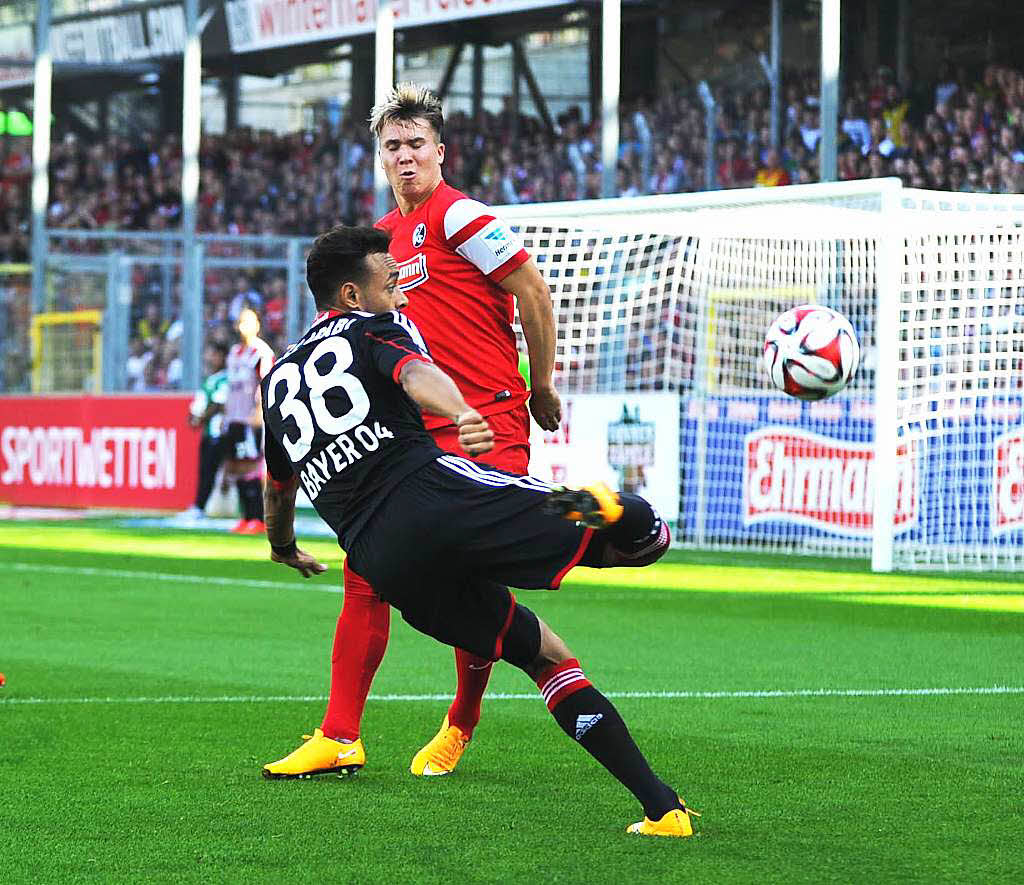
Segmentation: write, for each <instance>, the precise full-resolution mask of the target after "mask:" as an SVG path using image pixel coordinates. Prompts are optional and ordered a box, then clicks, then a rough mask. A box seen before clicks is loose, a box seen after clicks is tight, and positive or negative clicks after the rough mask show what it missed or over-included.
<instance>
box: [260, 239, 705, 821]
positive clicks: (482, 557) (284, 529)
mask: <svg viewBox="0 0 1024 885" xmlns="http://www.w3.org/2000/svg"><path fill="white" fill-rule="evenodd" d="M388 243H389V235H388V234H387V233H385V232H382V231H379V230H376V229H373V228H350V227H336V228H333V229H332V230H330V231H328V232H327V233H325V234H323V235H321V236H320V237H318V238H317V240H316V242H315V243H314V244H313V249H312V251H311V252H310V254H309V258H308V261H307V269H306V275H307V281H308V282H309V287H310V289H311V290H312V292H313V296H314V298H315V300H316V306H317V309H318V310H319V311H320V312H319V313H318V314H317V316H316V319H315V320H314V322H313V325H312V326H311V327H310V329H309V331H308V332H307V333H306V334H305V335H304V336H303V338H302V339H301V340H299V341H298V342H297V343H296V344H294V345H292V346H291V347H290V348H289V349H288V350H287V351H286V352H285V354H284V355H283V356H282V357H281V359H279V360H278V362H277V363H276V364H275V366H274V367H273V369H272V370H271V371H270V372H269V373H268V375H267V376H266V378H264V380H263V384H262V392H263V412H264V416H263V417H264V427H266V429H267V435H266V442H265V457H266V461H267V470H268V473H269V482H268V484H267V489H266V496H265V503H266V523H267V535H268V537H269V540H270V544H271V548H272V553H271V558H272V559H273V560H274V561H275V562H280V563H283V564H285V565H287V566H290V567H292V568H294V569H297V570H298V571H300V572H301V573H302V574H303V575H304V576H305V577H309V576H311V575H316V574H320V573H321V572H323V571H324V570H325V566H323V565H321V564H320V563H319V562H317V561H316V559H314V558H313V557H312V556H310V555H309V554H308V553H306V552H304V551H303V550H301V549H299V548H298V547H297V546H296V543H295V530H294V515H295V493H296V489H297V487H298V486H299V485H300V484H301V485H302V487H303V488H304V489H305V491H306V494H307V495H308V496H309V498H310V500H311V501H312V503H313V506H314V507H315V508H316V510H317V513H319V514H320V516H321V517H322V518H323V519H324V521H325V522H327V523H328V525H330V526H331V528H332V529H333V530H334V531H335V533H336V534H337V536H338V540H339V543H340V544H341V546H342V547H343V548H344V549H345V550H346V551H347V553H348V556H349V557H350V560H351V563H352V566H353V568H354V569H355V570H356V571H357V572H358V573H359V574H360V575H363V576H365V577H366V579H367V580H368V581H370V583H371V584H372V586H373V587H374V588H375V590H376V592H377V593H378V594H379V595H380V597H381V599H383V600H384V601H385V602H387V603H389V604H390V605H392V606H393V607H394V608H396V609H398V610H399V611H400V612H401V614H402V617H403V618H404V619H405V620H406V621H407V622H408V623H409V624H411V625H412V626H413V627H415V628H416V629H417V630H420V631H421V632H423V633H426V634H427V635H429V636H433V637H434V638H435V639H438V640H440V641H441V642H443V643H446V644H447V645H451V646H454V647H456V648H462V649H465V650H467V651H469V652H472V653H473V654H476V655H479V656H481V657H483V658H486V659H487V660H492V661H497V660H505V661H508V662H509V663H511V664H512V665H514V666H516V667H518V668H520V669H521V670H523V671H524V672H525V673H526V674H527V675H529V676H530V678H532V679H533V680H534V681H535V682H536V683H537V686H538V688H539V689H540V691H541V694H542V696H543V698H544V700H545V702H546V703H547V706H548V709H549V710H550V711H551V714H552V715H553V716H554V718H555V720H556V721H557V722H558V724H559V726H561V728H562V729H563V730H564V731H565V732H566V733H567V734H568V735H569V736H570V737H571V738H573V739H574V740H576V741H577V742H578V743H579V744H581V745H582V746H583V748H584V749H586V750H587V752H589V753H590V754H591V755H592V756H594V758H596V759H597V760H598V761H599V762H600V763H601V764H602V765H603V766H604V767H605V768H606V769H608V771H610V772H611V773H612V774H613V775H614V776H615V777H616V778H618V780H619V781H620V782H621V783H622V784H623V785H624V786H625V787H626V788H627V789H629V790H630V791H631V792H632V793H633V795H634V796H636V798H637V799H638V800H639V801H640V803H641V804H642V805H643V808H644V820H642V821H640V822H639V823H636V824H632V825H631V826H630V827H629V828H628V831H629V832H633V833H640V834H643V835H658V836H689V835H691V834H692V833H693V829H692V826H691V822H690V814H691V813H693V812H692V811H691V810H689V809H687V808H686V806H685V805H684V803H683V801H682V800H681V799H680V798H679V796H678V794H677V793H676V792H675V791H674V790H673V789H672V788H671V787H669V786H668V785H667V784H665V783H664V782H662V781H661V780H660V779H659V778H658V777H657V776H656V775H655V774H654V773H653V772H652V771H651V769H650V766H649V765H648V764H647V761H646V759H645V758H644V756H643V754H642V753H641V752H640V750H639V749H638V748H637V746H636V744H635V743H634V742H633V739H632V737H631V736H630V734H629V731H628V729H627V728H626V726H625V724H624V723H623V721H622V718H621V717H620V716H619V714H618V712H617V711H616V709H615V707H614V706H613V705H612V704H611V702H610V701H609V700H608V699H607V698H606V697H605V696H604V695H602V694H601V693H600V692H599V691H598V690H597V689H596V688H594V686H593V685H592V684H591V683H590V681H589V680H588V679H587V678H586V676H585V675H584V673H583V670H582V669H581V667H580V664H579V661H578V660H577V659H576V658H575V657H573V655H572V652H570V651H569V649H568V648H567V647H566V645H565V643H564V642H563V641H562V640H561V639H560V638H559V637H558V636H557V635H555V633H554V632H552V630H551V629H550V628H549V627H548V626H547V625H546V624H544V623H543V622H542V621H541V620H540V619H539V618H537V616H536V615H535V614H534V613H533V612H531V611H530V610H529V609H528V608H526V607H525V606H523V605H521V604H519V603H517V602H516V600H515V597H514V596H513V595H512V593H511V592H510V591H509V589H508V586H507V585H512V586H516V587H525V588H556V587H557V586H558V585H559V583H560V582H561V580H562V578H563V577H564V576H565V575H566V573H567V572H568V571H569V570H570V569H571V568H573V567H574V566H576V565H587V566H592V567H598V568H602V567H607V566H616V565H621V566H639V565H647V564H650V563H651V562H654V561H655V560H657V559H658V558H660V556H661V555H662V554H663V553H664V552H665V550H666V549H667V547H668V543H669V533H668V528H667V526H666V525H665V523H664V522H663V521H662V520H661V518H660V517H659V516H658V514H657V513H656V512H655V510H654V509H653V508H652V507H651V505H650V504H648V503H647V501H645V500H644V499H643V498H640V497H638V496H636V495H628V494H624V493H622V494H616V493H614V492H611V491H609V490H608V489H606V488H605V487H603V486H592V487H588V488H587V489H585V490H576V491H573V490H566V489H560V488H557V487H553V486H551V485H549V484H547V483H544V482H542V481H541V480H538V479H535V478H533V477H530V476H516V475H513V474H509V473H504V472H502V471H498V470H494V469H489V468H484V467H481V466H480V465H478V464H476V463H474V461H472V460H470V459H466V458H460V457H456V456H454V455H450V454H445V453H444V452H442V450H441V449H439V448H438V447H437V446H436V445H435V444H434V442H433V440H432V439H431V437H430V435H429V434H428V433H427V432H426V430H425V429H424V425H423V421H422V419H421V418H420V409H423V410H426V411H429V412H430V413H432V414H435V415H442V416H447V417H449V418H450V419H451V421H452V423H453V425H454V426H455V427H456V428H458V433H459V441H460V444H461V445H462V447H463V449H464V450H465V451H466V453H467V454H468V455H475V454H481V453H483V452H486V451H487V450H488V449H489V448H490V446H491V445H492V436H493V435H492V433H491V431H490V429H489V428H488V426H487V422H486V420H485V419H484V418H483V417H481V415H480V414H479V413H478V412H477V411H475V410H473V409H471V408H469V406H468V405H467V404H466V402H465V400H464V399H463V397H462V395H461V394H460V393H459V390H458V388H457V387H456V386H455V384H454V382H453V381H452V380H451V379H450V378H449V377H448V376H447V375H446V374H445V373H444V372H442V371H441V370H440V369H438V368H437V367H436V366H435V365H434V364H433V363H432V362H431V360H430V355H429V352H428V350H427V345H426V343H425V342H424V341H423V339H422V337H421V336H420V334H419V331H418V330H417V329H416V327H415V326H414V325H413V323H412V322H411V321H410V320H409V319H407V318H406V317H404V316H403V315H402V314H401V313H400V312H399V311H400V309H401V308H402V306H403V305H404V304H405V300H406V299H405V296H404V295H403V294H402V293H401V291H400V290H399V289H398V287H397V282H398V268H397V265H396V263H395V261H394V259H393V258H391V256H390V255H389V254H388ZM317 732H319V729H317ZM356 744H358V742H356ZM296 752H297V753H300V752H301V753H304V754H306V755H308V756H309V759H308V760H305V761H306V762H308V763H309V764H307V765H305V766H304V770H306V771H307V772H309V773H316V772H317V771H337V770H339V767H344V765H343V763H344V762H345V761H346V760H348V761H350V762H351V764H352V765H353V766H354V767H358V765H360V764H361V759H360V756H361V755H362V748H361V746H356V745H353V744H346V743H344V742H340V741H333V740H331V739H329V738H327V737H325V736H324V735H323V733H322V732H320V733H319V734H316V733H315V734H314V736H313V737H312V738H311V739H310V740H309V741H307V743H306V744H304V745H303V746H302V747H300V748H299V750H297V751H296ZM362 758H365V756H363V757H362ZM264 774H265V776H272V774H270V773H268V772H267V771H266V769H265V770H264Z"/></svg>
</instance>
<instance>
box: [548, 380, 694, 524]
mask: <svg viewBox="0 0 1024 885" xmlns="http://www.w3.org/2000/svg"><path fill="white" fill-rule="evenodd" d="M534 430H535V433H534V438H533V439H532V440H531V449H532V452H531V458H530V473H531V474H532V475H533V476H536V477H538V478H539V479H543V480H548V481H550V482H557V483H565V484H567V485H577V486H578V485H585V484H586V483H589V482H594V481H596V480H600V481H602V482H605V483H607V484H608V485H609V486H611V487H612V488H614V489H622V490H623V491H626V492H633V493H634V494H637V495H643V496H644V497H645V498H647V499H648V500H649V501H650V502H651V503H652V504H653V505H654V506H655V507H657V508H658V512H659V513H661V515H662V516H663V517H665V519H666V520H668V521H669V522H671V523H675V522H676V520H677V519H678V518H679V397H678V396H677V395H676V394H674V393H624V394H604V393H589V394H567V395H565V396H563V397H562V423H561V425H560V426H559V428H558V430H556V431H555V432H554V433H544V432H543V431H540V430H539V429H537V428H536V425H535V426H534Z"/></svg>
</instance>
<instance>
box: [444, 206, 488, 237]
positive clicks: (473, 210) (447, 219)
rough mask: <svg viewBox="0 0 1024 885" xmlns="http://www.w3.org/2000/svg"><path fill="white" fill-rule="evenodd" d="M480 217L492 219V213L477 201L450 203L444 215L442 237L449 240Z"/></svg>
mask: <svg viewBox="0 0 1024 885" xmlns="http://www.w3.org/2000/svg"><path fill="white" fill-rule="evenodd" d="M481 215H486V216H487V217H488V218H493V217H494V213H493V212H492V211H491V210H490V209H488V208H487V207H486V206H485V205H484V204H483V203H481V202H480V201H479V200H470V199H468V198H465V197H464V198H463V199H461V200H456V201H455V202H454V203H452V204H451V205H450V206H449V207H448V209H447V211H446V212H445V213H444V237H445V239H446V240H450V239H451V238H452V237H454V236H455V235H456V234H457V233H458V232H459V231H460V230H462V229H463V228H464V227H465V226H466V225H467V224H469V223H470V222H471V221H475V220H476V219H478V218H479V217H480V216H481Z"/></svg>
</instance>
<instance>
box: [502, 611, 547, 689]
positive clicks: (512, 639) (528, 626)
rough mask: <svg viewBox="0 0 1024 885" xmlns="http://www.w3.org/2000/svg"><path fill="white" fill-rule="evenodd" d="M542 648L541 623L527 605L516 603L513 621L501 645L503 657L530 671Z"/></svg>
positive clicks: (513, 664)
mask: <svg viewBox="0 0 1024 885" xmlns="http://www.w3.org/2000/svg"><path fill="white" fill-rule="evenodd" d="M540 648H541V623H540V620H538V618H537V616H536V615H535V614H534V613H533V612H532V611H530V610H529V609H528V608H527V607H526V606H525V605H520V604H519V603H516V610H515V613H514V614H513V615H512V623H511V624H510V625H509V628H508V632H507V633H506V634H505V639H504V642H503V643H502V647H501V659H502V660H503V661H508V663H510V664H511V665H512V666H513V667H518V668H519V669H520V670H526V671H527V672H529V669H528V668H529V667H531V666H532V665H533V663H534V661H535V660H536V659H537V655H538V654H539V653H540Z"/></svg>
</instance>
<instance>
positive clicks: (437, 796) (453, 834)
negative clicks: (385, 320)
mask: <svg viewBox="0 0 1024 885" xmlns="http://www.w3.org/2000/svg"><path fill="white" fill-rule="evenodd" d="M304 546H306V547H307V548H308V549H311V550H312V551H314V552H315V553H316V554H318V555H320V556H322V557H323V558H324V559H325V561H327V562H328V563H329V564H330V566H331V570H330V571H329V572H328V573H327V574H326V575H324V576H322V577H321V578H319V579H317V580H311V581H307V582H304V581H303V580H302V579H301V578H299V577H298V576H295V577H293V574H294V573H292V572H288V571H286V570H285V569H284V568H282V567H280V566H275V565H273V564H272V563H270V562H268V561H266V547H265V544H264V543H263V542H261V541H260V540H259V539H252V538H235V537H220V536H216V537H215V536H210V535H203V534H195V533H191V534H190V533H186V532H175V531H168V530H160V531H153V530H146V529H138V530H128V529H122V528H118V527H116V526H115V525H113V524H111V523H103V522H90V521H85V522H82V523H77V524H65V525H46V524H12V523H5V524H3V525H0V671H3V672H4V673H5V674H6V677H7V685H6V686H5V687H3V688H0V790H2V792H0V882H4V883H7V882H28V881H37V882H38V881H42V882H62V883H64V882H77V881H105V882H110V881H121V882H129V881H130V882H223V881H227V882H243V881H244V882H305V881H324V882H352V883H372V882H437V883H442V882H443V883H451V882H460V883H463V882H465V883H475V882H502V883H505V882H529V883H540V882H543V883H547V882H566V883H585V882H586V883H589V882H598V883H601V882H614V883H640V882H659V881H660V882H665V881H669V882H686V883H702V882H712V883H718V882H726V883H731V882H751V883H753V882H758V883H761V882H831V881H835V882H857V881H865V880H867V881H876V882H879V881H880V882H890V881H893V882H895V881H920V882H936V881H958V882H965V881H966V882H986V883H988V882H1020V881H1024V836H1022V833H1024V790H1022V787H1024V738H1022V731H1024V728H1022V727H1024V688H1022V686H1024V584H1022V583H1020V582H1019V581H1016V580H1014V579H1013V578H1012V577H1011V576H1007V575H987V576H964V575H916V576H908V575H893V576H877V575H872V574H870V573H869V572H867V571H866V570H865V569H864V567H863V566H862V565H859V564H852V565H851V564H849V563H839V562H830V561H827V560H804V559H800V558H792V557H791V558H772V557H755V556H735V555H733V556H712V555H710V554H703V555H697V554H681V553H680V554H672V555H670V556H669V557H667V558H666V559H665V560H663V561H662V562H661V563H659V564H658V565H657V566H655V567H652V568H649V569H646V570H642V571H636V572H627V571H623V570H619V571H614V572H593V571H588V570H585V569H579V570H577V571H576V572H574V573H573V574H572V575H571V576H570V579H569V580H568V581H566V583H565V585H564V586H563V588H562V590H561V591H559V592H557V593H547V594H545V593H541V592H523V593H521V594H520V599H521V600H522V601H524V602H525V603H526V604H527V605H530V606H531V607H533V608H534V609H535V610H536V611H537V613H538V614H539V615H540V616H541V617H542V618H544V619H545V620H547V621H548V623H550V624H551V625H552V627H553V628H554V629H555V630H556V631H557V632H558V633H560V634H561V635H562V636H563V637H564V638H565V639H566V641H567V642H568V644H569V646H570V647H571V648H572V649H573V650H574V651H575V652H576V653H577V655H578V656H579V658H580V660H581V661H582V663H583V666H584V668H585V670H586V672H587V673H588V675H589V676H590V677H591V679H592V680H593V681H594V683H595V684H596V685H597V686H598V687H599V688H601V689H602V690H603V691H605V692H607V693H609V694H611V695H612V696H613V697H615V699H616V700H615V702H616V704H617V705H618V706H619V709H620V711H621V712H622V714H623V717H624V718H625V719H626V721H627V723H629V725H630V727H631V728H632V730H633V733H634V735H635V737H636V739H637V742H638V743H639V744H640V746H641V747H642V748H643V749H644V750H645V752H646V753H647V755H648V756H649V758H650V760H651V762H652V765H653V766H654V768H655V770H656V771H658V772H659V773H660V774H661V775H662V776H663V777H664V778H665V779H666V780H667V781H669V782H670V783H672V784H674V785H676V786H677V787H678V788H679V790H680V792H681V793H682V795H683V796H684V797H685V798H686V800H687V802H688V803H689V804H691V805H692V806H693V807H695V808H697V809H699V810H701V811H702V812H703V815H704V816H703V818H702V821H701V827H700V834H699V835H698V836H697V837H696V838H693V839H689V840H649V839H648V840H644V839H639V838H637V837H628V836H626V835H625V833H624V829H625V827H626V825H627V824H629V823H630V822H632V821H634V820H637V819H638V811H639V808H638V806H637V805H636V803H635V802H634V800H633V799H632V797H631V796H630V795H629V794H628V793H627V792H626V791H625V790H624V789H623V788H621V787H620V786H619V785H618V784H617V783H616V782H615V781H613V780H612V778H611V777H610V776H609V775H608V774H606V773H605V772H604V770H603V769H601V768H600V767H599V766H598V765H597V764H596V763H595V762H594V761H593V760H592V759H590V757H589V756H587V755H586V754H585V753H584V752H583V751H582V750H581V749H580V748H578V747H576V746H574V745H573V742H572V741H570V740H569V739H568V738H566V736H565V735H564V734H562V732H561V731H560V730H559V729H558V728H557V726H556V725H555V724H554V722H553V721H551V719H550V717H549V716H548V714H547V712H546V710H545V708H544V705H543V703H542V701H541V700H540V698H539V697H536V696H535V694H536V690H535V688H534V686H533V685H532V683H530V682H529V681H528V680H527V679H526V678H525V677H524V676H523V675H522V674H520V673H518V672H516V671H513V670H512V669H511V668H510V667H508V666H507V665H499V666H498V667H497V668H496V671H495V674H494V677H493V679H492V681H491V689H490V690H491V692H493V693H494V694H495V695H505V697H493V698H491V699H489V700H487V701H486V702H485V705H484V718H483V721H482V723H481V725H480V727H479V730H478V731H477V734H476V737H475V738H474V741H473V743H472V744H471V745H470V747H469V749H468V750H467V752H466V755H465V756H464V757H463V761H462V763H461V765H460V767H459V770H458V772H457V773H456V774H455V775H454V776H453V777H451V778H446V779H434V780H426V781H421V780H418V779H416V778H413V777H411V776H410V775H409V774H408V765H409V761H410V759H411V757H412V754H413V753H414V752H415V750H416V749H417V748H418V747H419V746H420V745H421V744H422V743H423V741H425V740H426V739H427V738H428V737H430V736H431V735H432V734H433V733H434V731H435V730H436V728H437V725H438V723H439V721H440V719H441V717H442V715H443V713H444V710H445V708H446V703H445V702H444V701H443V700H437V699H426V700H423V699H415V696H422V695H437V694H440V695H445V694H447V693H449V692H451V690H452V689H453V686H454V673H453V668H452V655H451V652H450V651H449V650H448V649H445V648H442V647H440V646H438V645H436V644H435V643H433V642H432V641H431V640H428V639H426V638H425V637H422V636H419V635H417V634H415V633H413V632H412V631H411V630H410V629H409V628H407V627H406V626H405V625H404V624H403V623H402V622H401V620H400V619H399V618H397V617H393V619H392V638H391V645H390V648H389V650H388V654H387V656H386V657H385V660H384V664H383V666H382V667H381V670H380V672H379V674H378V676H377V679H376V681H375V683H374V686H373V696H374V698H376V699H371V701H370V703H369V705H368V707H367V711H366V716H365V719H364V729H363V737H364V740H365V742H366V746H367V752H368V756H369V760H368V765H367V767H366V769H365V770H364V771H363V772H362V773H360V774H359V775H358V776H356V777H355V778H350V779H338V778H334V777H328V778H324V779H320V780H315V781H300V782H265V781H263V780H262V779H261V778H260V777H259V769H260V766H261V764H262V763H264V762H267V761H270V760H272V759H275V758H278V757H279V756H281V755H284V754H285V753H286V752H288V751H289V750H291V749H293V748H294V746H296V745H297V743H298V741H299V740H300V738H301V735H302V733H303V732H304V731H305V732H309V731H310V730H311V729H312V728H313V727H314V726H315V725H317V724H319V721H320V717H321V715H322V710H323V695H324V694H325V692H326V687H327V676H328V662H329V655H330V645H331V638H332V636H333V632H334V625H335V620H336V616H337V612H338V608H339V603H340V596H339V595H338V592H337V587H338V583H339V581H340V553H339V551H338V550H337V548H336V547H335V546H334V545H332V544H330V543H328V542H325V541H318V542H313V543H309V544H304ZM925 689H933V690H935V691H933V692H930V693H926V692H924V691H922V690H925ZM659 693H660V694H659ZM508 695H513V697H508ZM518 695H522V696H524V697H515V696H518Z"/></svg>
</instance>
